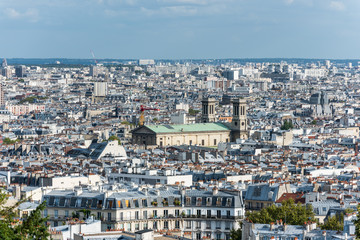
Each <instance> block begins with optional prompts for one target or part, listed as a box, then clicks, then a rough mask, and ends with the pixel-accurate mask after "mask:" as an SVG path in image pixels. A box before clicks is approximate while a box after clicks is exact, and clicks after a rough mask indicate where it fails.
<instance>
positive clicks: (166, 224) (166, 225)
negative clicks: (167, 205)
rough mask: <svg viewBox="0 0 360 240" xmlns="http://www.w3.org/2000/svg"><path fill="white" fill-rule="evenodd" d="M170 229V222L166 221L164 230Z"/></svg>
mask: <svg viewBox="0 0 360 240" xmlns="http://www.w3.org/2000/svg"><path fill="white" fill-rule="evenodd" d="M168 228H169V222H168V221H165V222H164V229H168Z"/></svg>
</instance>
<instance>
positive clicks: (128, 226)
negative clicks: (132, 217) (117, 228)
mask: <svg viewBox="0 0 360 240" xmlns="http://www.w3.org/2000/svg"><path fill="white" fill-rule="evenodd" d="M126 228H127V231H128V232H131V223H128V224H126Z"/></svg>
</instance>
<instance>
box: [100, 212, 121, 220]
mask: <svg viewBox="0 0 360 240" xmlns="http://www.w3.org/2000/svg"><path fill="white" fill-rule="evenodd" d="M121 214H122V213H121ZM97 219H101V212H97ZM121 220H122V219H121Z"/></svg>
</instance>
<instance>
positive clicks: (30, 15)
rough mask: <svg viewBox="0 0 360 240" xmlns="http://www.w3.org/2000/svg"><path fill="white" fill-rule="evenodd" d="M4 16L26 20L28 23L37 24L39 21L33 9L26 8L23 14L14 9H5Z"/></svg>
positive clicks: (35, 10)
mask: <svg viewBox="0 0 360 240" xmlns="http://www.w3.org/2000/svg"><path fill="white" fill-rule="evenodd" d="M4 14H5V16H7V17H8V18H10V19H26V20H28V21H29V22H37V21H38V20H39V11H38V10H37V9H35V8H28V9H26V11H24V12H20V11H17V10H15V9H14V8H6V9H5V10H4Z"/></svg>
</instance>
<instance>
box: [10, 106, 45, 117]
mask: <svg viewBox="0 0 360 240" xmlns="http://www.w3.org/2000/svg"><path fill="white" fill-rule="evenodd" d="M6 108H7V109H8V110H9V111H10V112H11V113H12V114H13V115H16V116H19V115H24V114H29V113H30V112H32V111H36V112H45V105H42V104H27V105H9V106H6Z"/></svg>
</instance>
